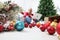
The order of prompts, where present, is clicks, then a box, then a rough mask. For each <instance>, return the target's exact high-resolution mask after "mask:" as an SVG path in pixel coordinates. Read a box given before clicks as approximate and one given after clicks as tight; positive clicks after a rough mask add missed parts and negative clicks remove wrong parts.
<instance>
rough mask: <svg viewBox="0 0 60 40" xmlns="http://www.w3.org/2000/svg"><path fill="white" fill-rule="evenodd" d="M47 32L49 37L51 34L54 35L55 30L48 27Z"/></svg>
mask: <svg viewBox="0 0 60 40" xmlns="http://www.w3.org/2000/svg"><path fill="white" fill-rule="evenodd" d="M47 31H48V33H49V34H50V35H53V34H54V33H55V28H54V27H53V26H49V27H48V28H47Z"/></svg>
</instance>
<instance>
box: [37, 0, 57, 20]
mask: <svg viewBox="0 0 60 40" xmlns="http://www.w3.org/2000/svg"><path fill="white" fill-rule="evenodd" d="M54 8H55V7H54V4H53V1H52V0H40V4H39V6H38V11H37V13H40V14H42V17H41V19H42V20H44V17H49V16H54V15H56V10H55V9H54Z"/></svg>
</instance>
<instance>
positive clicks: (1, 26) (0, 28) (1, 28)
mask: <svg viewBox="0 0 60 40" xmlns="http://www.w3.org/2000/svg"><path fill="white" fill-rule="evenodd" d="M3 30H4V27H3V25H1V24H0V32H3Z"/></svg>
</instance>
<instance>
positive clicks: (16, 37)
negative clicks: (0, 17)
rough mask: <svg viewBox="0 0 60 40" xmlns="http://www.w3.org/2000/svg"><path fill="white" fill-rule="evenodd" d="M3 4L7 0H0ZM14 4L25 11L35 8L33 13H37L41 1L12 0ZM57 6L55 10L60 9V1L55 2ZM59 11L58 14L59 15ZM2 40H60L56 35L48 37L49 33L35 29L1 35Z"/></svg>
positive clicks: (55, 0)
mask: <svg viewBox="0 0 60 40" xmlns="http://www.w3.org/2000/svg"><path fill="white" fill-rule="evenodd" d="M0 1H1V2H4V1H7V0H0ZM12 2H15V3H17V4H18V5H19V6H21V7H22V8H23V9H24V10H25V11H27V10H28V9H29V8H33V12H36V11H37V6H38V4H39V0H12ZM53 2H54V4H55V8H56V9H57V8H60V4H59V3H60V0H53ZM59 12H60V11H59V10H57V13H58V14H59ZM0 40H58V38H57V36H56V34H54V35H48V33H47V32H41V31H40V29H38V28H36V27H34V28H32V29H30V28H27V29H26V28H25V29H24V30H23V31H21V32H17V31H14V32H3V33H0Z"/></svg>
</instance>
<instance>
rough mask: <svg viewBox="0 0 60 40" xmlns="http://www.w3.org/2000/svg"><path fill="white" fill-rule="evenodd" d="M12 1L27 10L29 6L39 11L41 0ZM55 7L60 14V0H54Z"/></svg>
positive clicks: (0, 0)
mask: <svg viewBox="0 0 60 40" xmlns="http://www.w3.org/2000/svg"><path fill="white" fill-rule="evenodd" d="M4 1H8V0H0V2H4ZM11 1H12V2H15V3H17V4H18V5H19V6H20V7H22V8H23V9H24V11H27V10H28V9H29V8H32V9H33V12H36V11H37V8H38V5H39V0H11ZM53 2H54V6H55V9H56V10H57V13H58V14H60V0H53Z"/></svg>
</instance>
